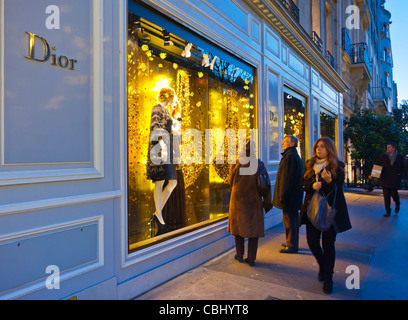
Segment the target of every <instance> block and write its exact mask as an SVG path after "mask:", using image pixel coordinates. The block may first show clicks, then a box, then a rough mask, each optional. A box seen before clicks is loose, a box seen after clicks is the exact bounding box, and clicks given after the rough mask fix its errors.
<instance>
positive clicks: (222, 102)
mask: <svg viewBox="0 0 408 320" xmlns="http://www.w3.org/2000/svg"><path fill="white" fill-rule="evenodd" d="M138 21H140V20H137V21H136V22H134V23H129V37H128V69H127V77H128V203H129V208H130V209H129V212H132V213H131V214H133V212H139V216H140V218H139V219H140V220H143V219H146V218H147V217H149V216H150V215H151V214H152V212H154V208H153V201H152V190H153V184H152V183H146V181H147V177H146V162H147V153H148V144H149V134H150V113H151V109H152V107H153V106H154V105H155V104H157V101H156V97H157V94H158V92H159V91H160V89H161V88H162V87H166V86H168V87H172V88H174V89H175V91H176V95H177V98H178V101H179V103H180V106H181V117H182V125H181V133H182V135H183V133H184V132H185V131H186V130H188V129H197V130H199V132H201V135H202V137H201V138H202V141H203V142H205V130H206V129H221V130H220V132H225V130H226V129H234V130H235V131H236V132H237V133H238V129H251V128H254V125H255V108H254V106H253V101H254V95H253V77H252V79H248V77H245V76H244V75H245V74H246V72H241V73H239V69H238V68H235V67H233V66H232V65H231V64H229V63H227V62H225V61H223V60H221V59H219V58H217V57H215V56H213V55H211V54H210V53H208V52H202V54H201V56H200V55H199V54H198V51H197V48H196V47H194V46H193V44H191V43H187V42H186V45H185V47H184V48H180V49H179V48H177V47H176V45H175V43H176V40H174V39H171V38H170V37H169V38H167V40H166V41H168V42H167V46H164V45H158V42H159V40H160V39H161V38H158V37H156V38H155V36H154V35H153V34H148V33H147V31H146V30H143V25H142V24H140V22H138ZM167 34H168V33H167ZM172 40H173V41H172ZM169 42H170V43H169ZM170 47H171V49H172V50H173V51H174V52H173V51H171V50H170V49H169V48H170ZM247 131H248V135H249V130H247ZM213 138H214V143H213V154H214V157H215V155H216V154H217V152H216V151H217V150H215V148H216V144H215V139H216V137H215V136H214V137H213ZM222 139H223V140H224V145H223V148H224V164H215V158H214V164H210V165H208V164H205V152H202V154H201V157H202V159H201V161H197V160H200V159H195V160H196V161H194V162H193V163H186V161H185V159H184V158H183V156H185V153H184V151H185V150H186V147H187V146H188V144H189V142H190V141H185V140H182V144H181V154H182V159H181V160H182V170H183V175H184V183H185V188H186V193H189V192H194V189H196V188H199V189H200V188H204V187H205V186H203V185H201V184H203V183H205V181H207V183H208V182H209V183H210V184H212V183H215V184H224V185H226V184H227V183H228V173H229V164H228V158H227V157H228V152H226V151H225V150H227V148H228V141H227V137H222ZM204 150H205V148H204V146H203V151H204ZM197 162H201V163H197ZM203 170H205V172H208V173H209V177H207V178H206V179H201V178H200V176H202V174H203ZM208 187H209V186H207V187H205V188H208ZM190 189H191V190H190ZM143 212H144V213H143ZM143 216H145V217H143ZM143 237H144V238H148V233H147V231H146V232H145V234H144V235H141V238H143ZM139 240H140V239H139Z"/></svg>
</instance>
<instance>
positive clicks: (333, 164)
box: [304, 137, 338, 180]
mask: <svg viewBox="0 0 408 320" xmlns="http://www.w3.org/2000/svg"><path fill="white" fill-rule="evenodd" d="M320 141H323V143H324V146H325V147H326V150H327V153H328V155H327V160H328V162H329V164H328V168H329V170H330V172H331V175H332V178H333V179H335V178H336V176H337V174H336V171H337V167H338V164H337V161H338V155H337V149H336V145H335V144H334V142H333V140H332V139H330V138H329V137H322V138H320V139H318V140H316V142H315V143H314V145H313V150H312V157H311V158H310V159H309V161H307V163H306V170H305V174H304V178H305V179H306V180H308V179H310V178H312V177H313V176H314V175H315V172H314V170H313V166H314V165H315V163H316V159H317V155H316V149H317V144H318V143H319V142H320Z"/></svg>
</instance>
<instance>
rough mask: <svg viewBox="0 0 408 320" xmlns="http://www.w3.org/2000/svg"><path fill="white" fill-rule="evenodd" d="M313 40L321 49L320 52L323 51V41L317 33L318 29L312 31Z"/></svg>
mask: <svg viewBox="0 0 408 320" xmlns="http://www.w3.org/2000/svg"><path fill="white" fill-rule="evenodd" d="M312 40H313V42H314V44H315V45H316V47H317V49H319V51H320V52H323V41H322V39H320V37H319V36H318V35H317V33H316V31H313V32H312Z"/></svg>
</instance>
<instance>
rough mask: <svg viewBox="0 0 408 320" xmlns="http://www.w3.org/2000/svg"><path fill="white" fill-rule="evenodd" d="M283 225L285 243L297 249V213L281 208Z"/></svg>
mask: <svg viewBox="0 0 408 320" xmlns="http://www.w3.org/2000/svg"><path fill="white" fill-rule="evenodd" d="M282 220H283V226H284V228H285V235H286V245H287V247H288V248H290V249H295V250H298V249H299V213H298V211H297V210H296V211H290V210H283V215H282Z"/></svg>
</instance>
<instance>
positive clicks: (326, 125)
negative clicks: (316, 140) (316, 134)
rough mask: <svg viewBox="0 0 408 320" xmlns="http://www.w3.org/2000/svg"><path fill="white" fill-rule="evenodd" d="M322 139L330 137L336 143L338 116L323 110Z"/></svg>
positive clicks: (321, 113)
mask: <svg viewBox="0 0 408 320" xmlns="http://www.w3.org/2000/svg"><path fill="white" fill-rule="evenodd" d="M320 137H329V138H330V139H332V140H333V141H334V143H336V116H335V115H334V114H332V113H331V112H329V111H327V110H325V109H323V108H321V109H320Z"/></svg>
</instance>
